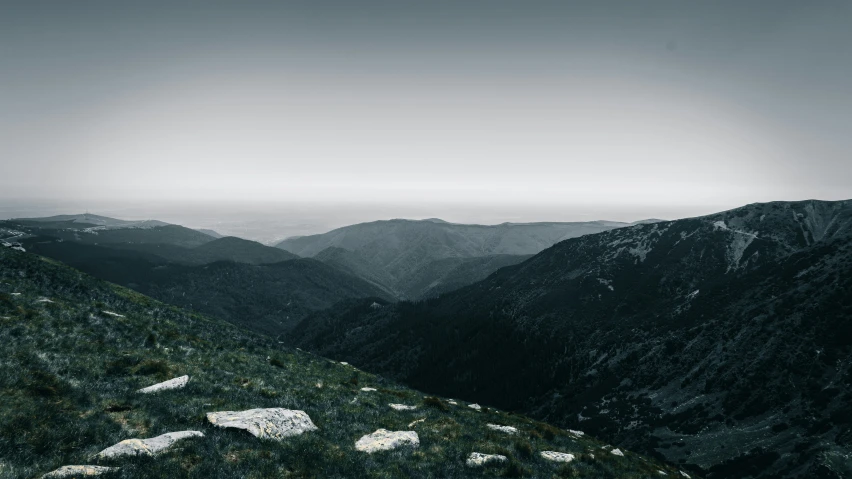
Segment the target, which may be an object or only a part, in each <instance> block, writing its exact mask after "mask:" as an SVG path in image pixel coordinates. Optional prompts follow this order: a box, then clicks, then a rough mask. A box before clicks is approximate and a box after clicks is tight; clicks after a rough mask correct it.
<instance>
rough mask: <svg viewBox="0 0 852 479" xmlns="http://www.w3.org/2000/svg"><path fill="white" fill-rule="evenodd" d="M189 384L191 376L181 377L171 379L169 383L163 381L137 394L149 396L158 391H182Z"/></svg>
mask: <svg viewBox="0 0 852 479" xmlns="http://www.w3.org/2000/svg"><path fill="white" fill-rule="evenodd" d="M188 382H189V376H181V377H179V378H174V379H169V380H168V381H163V382H161V383H157V384H154V385H153V386H148V387H146V388H142V389H140V390H138V391H136V392H138V393H142V394H149V393H154V392H157V391H166V390H169V389H180V388H182V387H184V386H186V383H188Z"/></svg>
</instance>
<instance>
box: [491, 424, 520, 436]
mask: <svg viewBox="0 0 852 479" xmlns="http://www.w3.org/2000/svg"><path fill="white" fill-rule="evenodd" d="M485 426H486V427H488V429H492V430H494V431H500V432H505V433H506V434H517V433H518V429H517V428H514V427H512V426H501V425H499V424H486V425H485Z"/></svg>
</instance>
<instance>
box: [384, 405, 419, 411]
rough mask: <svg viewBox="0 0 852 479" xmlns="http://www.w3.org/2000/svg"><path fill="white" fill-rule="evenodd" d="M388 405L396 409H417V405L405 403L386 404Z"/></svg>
mask: <svg viewBox="0 0 852 479" xmlns="http://www.w3.org/2000/svg"><path fill="white" fill-rule="evenodd" d="M388 406H390V407H391V409H394V410H397V411H413V410H415V409H417V406H408V405H405V404H388Z"/></svg>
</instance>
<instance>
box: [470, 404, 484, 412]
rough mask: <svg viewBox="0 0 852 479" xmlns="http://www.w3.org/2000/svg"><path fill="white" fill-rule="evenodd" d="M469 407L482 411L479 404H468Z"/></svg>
mask: <svg viewBox="0 0 852 479" xmlns="http://www.w3.org/2000/svg"><path fill="white" fill-rule="evenodd" d="M467 407H469V408H471V409H476V410H477V411H479V410H481V409H482V406H480V405H479V404H476V403H473V404H468V405H467Z"/></svg>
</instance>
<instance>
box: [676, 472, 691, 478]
mask: <svg viewBox="0 0 852 479" xmlns="http://www.w3.org/2000/svg"><path fill="white" fill-rule="evenodd" d="M678 472H680V475H681V476H683V477H685V478H686V479H689V474H687V473H685V472H683V471H678Z"/></svg>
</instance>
